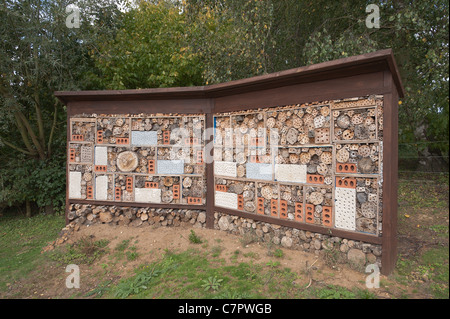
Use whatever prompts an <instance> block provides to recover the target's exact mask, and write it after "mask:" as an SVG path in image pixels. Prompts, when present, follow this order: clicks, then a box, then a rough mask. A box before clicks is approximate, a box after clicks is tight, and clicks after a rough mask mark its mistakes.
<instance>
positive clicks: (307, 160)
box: [55, 50, 403, 274]
mask: <svg viewBox="0 0 450 319" xmlns="http://www.w3.org/2000/svg"><path fill="white" fill-rule="evenodd" d="M55 94H56V96H57V97H58V98H59V99H60V100H61V101H62V102H63V103H64V104H65V105H66V106H67V115H68V118H67V199H66V222H67V224H72V225H73V224H86V225H89V224H92V223H108V224H116V225H129V226H142V225H152V224H158V223H159V224H160V225H164V226H177V225H180V224H181V223H182V222H189V223H191V224H192V225H193V226H194V227H207V228H216V229H221V230H224V231H228V232H231V233H237V234H239V233H240V234H245V233H246V232H254V234H255V236H257V237H258V238H259V239H260V240H261V241H272V242H273V243H275V244H280V245H282V246H285V247H292V248H297V249H303V250H307V251H320V250H323V249H330V248H332V247H334V248H336V249H339V251H340V252H341V253H342V254H345V255H346V256H348V259H349V261H354V260H359V261H360V260H363V265H364V264H369V263H377V264H378V266H379V267H380V268H381V272H382V273H383V274H389V273H390V272H391V271H392V270H393V268H394V266H395V262H396V258H397V239H396V237H397V234H396V231H397V230H396V229H397V226H396V225H397V158H398V154H397V139H398V124H397V122H398V110H397V107H398V99H399V97H402V96H403V86H402V83H401V79H400V76H399V74H398V70H397V66H396V63H395V61H394V58H393V54H392V52H391V50H383V51H377V52H373V53H369V54H365V55H360V56H354V57H349V58H344V59H340V60H335V61H330V62H325V63H320V64H316V65H311V66H307V67H300V68H296V69H291V70H287V71H283V72H278V73H273V74H267V75H262V76H257V77H253V78H249V79H243V80H238V81H232V82H228V83H222V84H216V85H210V86H202V87H183V88H157V89H141V90H120V91H75V92H56V93H55ZM111 231H113V229H112V230H111Z"/></svg>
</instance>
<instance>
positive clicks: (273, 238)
mask: <svg viewBox="0 0 450 319" xmlns="http://www.w3.org/2000/svg"><path fill="white" fill-rule="evenodd" d="M214 228H215V229H220V230H222V231H226V232H229V233H232V234H236V235H244V234H246V233H249V232H254V234H255V235H256V237H257V238H258V240H259V241H261V242H266V243H273V244H275V245H281V246H282V247H285V248H291V249H297V250H302V251H307V252H313V253H315V254H318V255H320V254H321V253H323V252H325V251H330V250H336V251H339V253H340V254H341V255H342V256H343V257H345V259H346V260H348V262H349V263H350V264H351V265H353V266H356V268H357V269H362V270H364V268H363V266H365V265H368V264H373V263H377V264H378V266H379V267H381V245H375V244H370V243H364V242H360V241H354V240H349V239H345V238H340V237H335V236H330V235H325V234H320V233H313V232H309V231H304V230H299V229H294V228H290V227H284V226H280V225H274V224H269V223H265V222H260V221H255V220H253V219H250V218H243V217H238V216H231V215H226V214H222V213H217V212H216V213H215V214H214Z"/></svg>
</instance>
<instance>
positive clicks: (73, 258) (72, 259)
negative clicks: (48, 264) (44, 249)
mask: <svg viewBox="0 0 450 319" xmlns="http://www.w3.org/2000/svg"><path fill="white" fill-rule="evenodd" d="M108 244H109V242H108V241H107V240H103V239H100V240H94V239H93V237H89V236H84V237H82V238H80V239H79V240H78V241H77V242H75V243H73V244H67V245H66V246H65V247H63V248H61V249H57V250H55V251H52V252H50V253H49V258H50V259H52V260H54V261H57V262H60V263H61V264H64V265H67V264H73V263H75V264H80V263H84V264H88V265H90V264H92V263H93V262H94V261H95V260H97V259H99V258H100V257H101V256H103V255H104V254H106V253H107V252H108V248H107V246H108Z"/></svg>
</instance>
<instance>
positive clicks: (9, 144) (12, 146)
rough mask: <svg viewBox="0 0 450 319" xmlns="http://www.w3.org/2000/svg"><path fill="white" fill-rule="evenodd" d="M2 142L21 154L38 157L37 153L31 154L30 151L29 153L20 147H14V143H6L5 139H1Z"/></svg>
mask: <svg viewBox="0 0 450 319" xmlns="http://www.w3.org/2000/svg"><path fill="white" fill-rule="evenodd" d="M0 141H1V142H2V143H3V144H5V145H7V146H9V147H11V148H13V149H15V150H16V151H19V152H21V153H24V154H26V155H36V153H32V152H29V151H27V150H24V149H23V148H20V147H18V146H16V145H14V144H13V143H10V142H8V141H5V139H4V138H3V137H0Z"/></svg>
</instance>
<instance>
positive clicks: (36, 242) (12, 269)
mask: <svg viewBox="0 0 450 319" xmlns="http://www.w3.org/2000/svg"><path fill="white" fill-rule="evenodd" d="M64 223H65V222H64V217H63V216H62V215H58V214H55V215H42V214H39V215H36V216H33V217H31V218H23V217H22V216H18V215H13V216H10V215H9V214H4V215H3V216H2V215H1V214H0V291H3V290H5V289H6V287H7V284H8V283H12V282H14V281H16V280H19V279H22V278H26V276H27V275H28V274H30V273H32V272H33V271H35V270H36V269H39V268H40V267H42V265H43V264H44V263H45V260H46V256H44V255H43V254H41V251H42V248H44V247H45V246H46V245H47V244H48V242H49V241H53V240H55V239H56V237H57V236H58V233H59V231H60V230H61V228H62V227H64Z"/></svg>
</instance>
